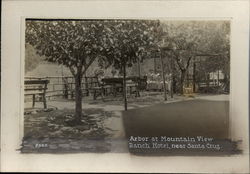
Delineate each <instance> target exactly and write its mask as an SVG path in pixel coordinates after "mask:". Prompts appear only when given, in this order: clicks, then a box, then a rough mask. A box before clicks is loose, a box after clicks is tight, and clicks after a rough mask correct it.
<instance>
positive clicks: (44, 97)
mask: <svg viewBox="0 0 250 174" xmlns="http://www.w3.org/2000/svg"><path fill="white" fill-rule="evenodd" d="M43 106H44V109H47V103H46V96H45V94H43Z"/></svg>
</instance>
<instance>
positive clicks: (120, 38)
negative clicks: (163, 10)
mask: <svg viewBox="0 0 250 174" xmlns="http://www.w3.org/2000/svg"><path fill="white" fill-rule="evenodd" d="M158 25H159V21H157V20H110V21H106V22H105V27H104V31H105V33H106V35H105V36H104V38H103V39H104V42H105V45H104V47H105V49H104V52H103V55H104V57H103V58H104V59H106V63H108V64H109V66H114V67H115V68H116V69H118V70H119V71H120V72H122V74H123V96H124V109H125V110H127V96H126V95H127V94H126V67H131V66H132V65H133V64H134V63H136V62H139V61H143V57H145V55H146V54H148V52H149V51H148V49H149V48H150V47H152V46H154V43H155V42H154V39H155V38H154V36H155V32H156V28H157V26H158Z"/></svg>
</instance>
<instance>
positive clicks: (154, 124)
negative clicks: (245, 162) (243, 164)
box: [123, 99, 238, 155]
mask: <svg viewBox="0 0 250 174" xmlns="http://www.w3.org/2000/svg"><path fill="white" fill-rule="evenodd" d="M123 121H124V128H125V133H126V138H127V139H128V140H130V138H131V136H133V137H138V136H139V137H149V139H150V138H151V137H161V136H165V137H173V138H175V137H185V138H190V137H197V136H203V137H210V138H213V142H211V143H213V144H216V143H217V144H218V143H219V144H220V146H221V148H220V149H219V150H214V149H208V148H206V147H205V148H202V147H203V146H207V142H199V143H197V141H196V142H191V141H186V142H185V141H183V142H177V144H179V145H180V144H182V145H183V148H182V147H177V148H176V147H175V146H173V144H174V143H175V142H171V141H170V142H168V145H169V146H170V148H167V147H162V148H152V147H153V146H152V143H153V142H150V141H147V142H145V141H144V142H138V141H135V142H132V143H139V144H141V145H138V144H135V146H131V147H130V148H129V151H130V152H131V153H135V154H139V155H145V154H147V155H148V154H151V155H212V154H215V155H222V154H223V155H228V153H231V152H233V153H235V152H236V151H237V150H236V144H235V143H232V142H231V141H230V140H229V135H228V132H229V102H228V101H208V100H200V99H197V100H189V101H181V102H176V103H168V104H157V105H154V106H149V107H144V108H139V109H131V110H128V111H126V112H123ZM143 143H144V145H143ZM145 143H148V145H146V144H145ZM161 143H162V142H161ZM165 144H166V143H165ZM188 144H189V145H188ZM133 145H134V144H133ZM137 145H138V146H137ZM172 146H173V147H174V148H171V147H172ZM187 146H188V147H191V146H192V148H187ZM149 147H150V148H149ZM237 152H238V151H237Z"/></svg>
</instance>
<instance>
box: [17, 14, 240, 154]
mask: <svg viewBox="0 0 250 174" xmlns="http://www.w3.org/2000/svg"><path fill="white" fill-rule="evenodd" d="M230 24H231V23H230V21H229V20H180V19H179V20H169V19H43V18H42V19H41V18H26V19H25V30H24V31H23V32H24V33H25V56H24V57H25V60H24V62H25V65H24V74H25V76H24V79H23V89H22V90H23V91H24V92H23V94H24V95H23V102H24V105H23V106H24V113H23V114H24V115H23V117H24V123H23V125H24V136H23V139H22V144H21V149H20V152H21V153H24V154H25V153H84V152H93V153H107V152H108V153H133V154H137V155H225V154H226V155H228V154H233V153H240V150H238V149H237V144H236V143H235V142H232V141H231V136H230V119H229V118H230V114H229V113H230V112H229V103H230V100H229V99H230Z"/></svg>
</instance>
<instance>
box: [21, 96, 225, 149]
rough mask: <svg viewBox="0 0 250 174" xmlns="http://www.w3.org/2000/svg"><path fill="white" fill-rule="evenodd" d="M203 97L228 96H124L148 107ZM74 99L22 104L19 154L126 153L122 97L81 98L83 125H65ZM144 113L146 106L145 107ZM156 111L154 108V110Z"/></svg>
mask: <svg viewBox="0 0 250 174" xmlns="http://www.w3.org/2000/svg"><path fill="white" fill-rule="evenodd" d="M196 99H205V100H211V101H216V100H217V101H218V100H222V101H224V100H228V95H210V96H207V95H197V96H195V97H191V98H190V97H184V96H174V98H170V97H168V101H164V100H163V95H162V93H159V92H152V93H141V97H137V98H136V97H134V96H129V97H128V109H129V110H136V109H139V108H142V110H143V108H144V107H145V109H146V108H150V107H154V106H156V105H159V104H163V105H168V103H173V102H180V101H188V100H196ZM74 104H75V103H74V100H65V99H58V98H57V99H55V100H50V101H48V107H49V109H47V110H43V109H42V103H36V107H35V108H31V103H25V108H26V109H25V114H24V120H25V121H24V131H25V132H24V139H23V143H22V148H21V150H22V152H23V153H34V152H35V153H67V152H69V153H74V152H128V148H127V140H126V134H125V129H124V123H123V118H122V117H123V110H124V107H123V99H122V97H121V96H120V97H116V98H113V97H109V98H105V99H104V101H103V100H102V99H100V98H98V99H97V100H93V98H92V97H85V98H84V99H83V115H85V116H86V117H84V118H83V119H82V122H83V124H82V125H81V126H72V125H68V124H67V122H65V120H66V121H67V120H70V119H71V118H72V117H73V115H74ZM145 111H146V112H147V109H146V110H145ZM156 112H157V111H156ZM125 126H126V125H125Z"/></svg>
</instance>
